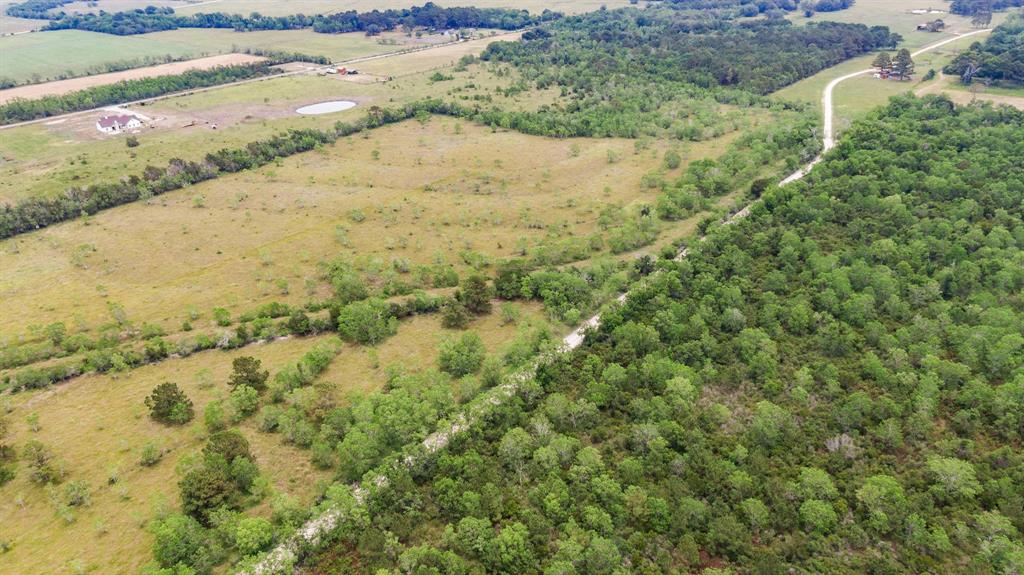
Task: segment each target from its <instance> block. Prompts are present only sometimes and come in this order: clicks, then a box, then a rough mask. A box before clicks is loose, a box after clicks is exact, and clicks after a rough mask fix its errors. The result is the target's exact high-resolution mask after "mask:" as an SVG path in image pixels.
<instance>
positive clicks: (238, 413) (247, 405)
mask: <svg viewBox="0 0 1024 575" xmlns="http://www.w3.org/2000/svg"><path fill="white" fill-rule="evenodd" d="M230 401H231V409H232V411H233V412H234V415H233V417H234V419H235V420H236V421H241V420H243V419H245V418H246V417H249V416H250V415H252V414H254V413H256V410H257V409H259V406H260V395H259V392H257V391H256V390H255V389H253V388H251V387H249V386H248V385H240V386H238V387H236V388H235V389H234V390H233V391H232V392H231V395H230Z"/></svg>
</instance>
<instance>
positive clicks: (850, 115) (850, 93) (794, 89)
mask: <svg viewBox="0 0 1024 575" xmlns="http://www.w3.org/2000/svg"><path fill="white" fill-rule="evenodd" d="M928 37H929V38H930V39H931V42H929V43H933V42H939V41H941V40H943V39H945V38H948V36H946V35H937V34H930V35H929V36H928ZM983 38H984V34H979V35H977V36H972V37H970V38H964V39H962V40H957V41H955V42H951V43H949V44H946V45H945V46H942V47H941V48H938V49H936V50H934V51H931V52H927V53H925V54H921V55H920V56H917V57H916V58H914V63H915V68H916V74H915V77H914V79H913V80H909V81H906V82H901V81H892V80H879V79H876V78H873V77H871V75H870V74H865V75H863V76H858V77H856V78H851V79H849V80H847V81H845V82H843V83H842V84H841V85H839V86H838V87H837V88H836V90H835V96H834V106H835V121H836V129H837V131H838V132H839V133H842V131H843V130H844V129H845V128H846V127H848V126H849V125H850V123H851V122H852V121H853V120H855V119H857V118H858V117H860V116H862V115H864V114H866V113H867V112H868V111H870V110H871V109H873V108H875V107H876V106H880V105H883V104H885V103H886V102H887V101H888V100H889V98H891V97H892V96H895V95H897V94H903V93H906V92H919V91H921V90H922V89H925V88H927V87H928V86H929V85H931V84H932V83H934V82H936V81H937V80H931V81H929V82H925V81H922V80H921V78H923V77H924V75H925V74H926V73H927V72H928V70H929V69H934V70H935V71H936V72H938V71H940V70H941V69H942V67H943V66H945V65H946V64H947V63H949V61H950V60H952V59H953V58H954V57H955V56H956V54H957V53H959V52H960V51H962V50H964V49H966V48H967V47H968V46H970V45H971V44H972V43H973V42H977V41H979V40H982V39H983ZM875 56H876V55H875V54H868V55H865V56H861V57H859V58H854V59H852V60H848V61H846V62H843V63H842V64H840V65H838V66H834V67H832V68H829V69H828V70H825V71H823V72H820V73H818V74H815V75H814V76H811V77H810V78H807V79H805V80H802V81H800V82H797V83H795V84H793V85H791V86H787V87H786V88H783V89H782V90H779V91H778V92H775V94H774V95H775V96H776V97H778V98H782V99H785V100H799V101H804V102H811V103H813V104H814V105H815V106H816V107H819V108H820V106H821V91H822V90H823V89H824V88H825V85H826V84H828V83H829V82H830V81H831V80H833V79H834V78H837V77H840V76H843V75H845V74H850V73H853V72H857V71H860V70H866V69H868V68H871V64H872V62H873V61H874V59H875Z"/></svg>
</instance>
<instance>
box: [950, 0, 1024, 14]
mask: <svg viewBox="0 0 1024 575" xmlns="http://www.w3.org/2000/svg"><path fill="white" fill-rule="evenodd" d="M1018 6H1024V0H953V2H952V3H951V4H950V5H949V11H950V12H952V13H953V14H961V15H963V16H974V15H977V14H980V13H985V12H988V13H991V12H992V11H993V10H1005V9H1007V8H1014V7H1018Z"/></svg>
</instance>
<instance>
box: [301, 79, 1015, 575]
mask: <svg viewBox="0 0 1024 575" xmlns="http://www.w3.org/2000/svg"><path fill="white" fill-rule="evenodd" d="M1022 135H1024V114H1022V113H1020V112H1018V111H1015V110H1012V109H1010V108H1008V107H1001V108H993V107H991V106H988V105H977V106H971V107H964V108H957V107H956V106H955V105H954V104H953V103H952V102H951V101H950V100H949V99H948V98H945V97H928V98H925V99H916V98H913V97H910V96H906V97H904V96H901V97H898V98H896V99H894V101H893V102H892V103H891V104H890V105H889V106H887V107H886V108H885V109H883V110H880V111H877V112H875V113H873V114H872V115H871V116H870V117H869V118H868V119H866V120H864V121H861V122H858V123H857V124H855V125H854V126H853V127H852V128H851V129H850V130H849V131H848V132H847V133H846V135H845V136H844V139H843V141H842V142H841V143H840V144H839V146H838V147H837V149H836V151H835V152H834V153H833V154H830V155H829V156H828V158H827V159H826V160H825V161H824V162H823V163H822V164H820V165H819V166H818V168H817V169H816V170H815V171H814V172H813V173H812V174H811V175H810V176H809V178H808V179H807V180H805V181H804V182H798V183H794V184H791V185H789V186H786V187H785V188H773V187H769V188H768V189H766V190H765V192H764V195H763V202H761V203H760V204H759V205H758V206H757V207H756V208H755V209H754V211H753V213H752V214H751V215H750V216H749V217H748V218H746V219H744V220H742V221H740V222H739V223H737V224H735V225H732V226H723V227H720V228H716V229H715V230H714V231H713V232H712V233H711V234H710V235H709V237H708V240H707V241H705V242H702V243H700V244H699V245H696V246H694V247H693V248H692V249H691V253H690V255H689V257H688V258H687V259H686V260H685V261H683V262H675V263H673V262H669V261H667V260H666V261H663V262H659V264H658V265H659V266H660V267H661V269H662V270H664V271H663V273H661V274H657V275H652V276H649V278H648V280H647V281H646V283H643V284H641V285H640V286H639V287H637V288H636V289H634V290H633V292H632V295H631V297H630V298H629V299H628V300H627V301H626V302H625V303H624V304H623V305H622V306H621V307H618V308H615V309H612V310H610V311H608V312H606V313H605V314H604V315H603V317H602V323H601V325H600V327H599V328H597V329H596V330H595V331H594V332H592V333H591V334H590V335H589V336H588V338H587V342H586V343H585V345H584V346H583V347H582V348H580V349H579V350H577V351H576V352H574V353H571V354H567V355H565V356H561V357H557V358H555V359H554V360H553V361H552V362H550V363H546V364H542V366H541V368H540V371H539V373H538V376H537V378H536V380H534V381H527V382H525V383H523V384H522V386H520V388H519V389H518V392H517V393H516V394H515V395H514V396H512V397H511V398H510V399H509V400H508V401H507V402H505V403H504V404H502V405H501V406H500V407H495V408H494V410H493V411H492V412H490V413H489V414H488V415H487V416H486V417H485V418H484V419H483V420H481V421H479V422H477V425H478V427H477V429H476V430H475V431H474V432H472V433H469V434H467V435H465V436H463V437H460V438H459V439H458V440H457V441H454V442H452V443H451V444H450V445H449V446H448V449H446V450H445V451H443V452H441V453H439V454H438V455H437V457H436V458H434V459H433V460H431V461H430V463H429V464H428V465H422V466H415V467H413V468H410V467H408V466H404V465H395V466H392V467H390V468H389V469H388V471H387V483H386V485H387V487H386V488H380V489H375V488H374V486H373V485H367V486H366V489H367V492H368V495H367V499H366V507H365V512H362V513H353V514H350V515H348V516H346V518H345V521H344V522H343V523H342V524H341V525H340V528H339V529H338V530H336V531H335V532H333V533H332V534H331V543H329V545H328V548H327V549H326V550H325V551H324V552H323V553H319V554H317V555H316V556H314V557H313V558H311V559H309V560H308V561H307V563H306V565H307V567H308V568H310V570H314V571H324V572H333V571H337V572H348V571H352V572H360V573H361V572H365V573H378V572H382V571H387V570H397V569H401V570H402V571H404V572H411V573H417V572H432V573H442V574H459V573H472V572H491V573H523V572H543V573H570V574H571V573H588V574H595V575H602V574H607V575H611V574H613V573H620V572H644V573H677V572H703V573H715V574H720V573H723V574H724V573H730V572H748V571H749V572H757V573H787V572H803V571H821V572H829V573H838V574H847V573H849V574H851V575H852V574H854V573H922V572H928V571H935V572H939V571H946V572H951V573H990V574H1000V575H1001V574H1011V573H1015V572H1016V571H1017V570H1019V567H1020V560H1021V558H1022V557H1024V540H1022V538H1021V535H1020V533H1021V532H1020V529H1019V527H1018V526H1019V525H1021V524H1022V521H1024V512H1022V510H1024V492H1022V491H1021V490H1020V489H1018V488H1017V485H1018V483H1019V477H1020V476H1021V474H1022V473H1024V456H1022V455H1021V453H1020V451H1019V450H1018V449H1016V448H1015V446H1016V445H1017V444H1018V443H1019V441H1020V440H1021V438H1022V437H1024V418H1022V417H1021V413H1024V328H1022V326H1024V321H1022V320H1024V308H1022V306H1021V301H1020V297H1019V294H1020V293H1021V290H1022V289H1024V272H1022V268H1021V266H1020V265H1019V263H1020V261H1021V257H1022V256H1021V247H1022V243H1021V235H1020V231H1021V230H1022V229H1024V219H1022V218H1024V213H1022V211H1021V204H1020V201H1019V197H1018V195H1017V194H1015V192H1014V190H1019V189H1021V186H1022V185H1024V163H1022V162H1024V156H1021V154H1020V153H1019V151H1018V150H1017V147H1018V146H1017V143H1018V142H1019V141H1020V138H1021V137H1022ZM533 281H534V280H526V279H523V280H522V284H521V285H522V286H523V290H524V291H525V290H526V289H527V288H528V286H529V285H532V282H533ZM512 283H513V285H514V284H515V282H514V281H513V282H512ZM380 417H386V413H382V414H381V415H380ZM377 423H380V421H378V422H377ZM322 429H325V430H326V429H329V428H322ZM378 433H379V432H378ZM371 437H372V435H371ZM342 441H345V444H346V446H349V447H350V449H344V450H339V451H335V452H334V453H339V454H341V455H343V456H345V457H351V456H352V455H360V456H361V455H362V454H364V453H368V454H373V453H374V452H373V451H372V445H369V444H366V443H364V442H360V441H359V440H358V439H355V438H353V439H349V438H348V437H347V436H346V437H345V438H344V439H342ZM363 446H365V449H368V450H366V451H364V450H363V449H364V447H363ZM346 461H348V460H346ZM346 467H347V466H346ZM339 489H341V488H339ZM346 509H351V507H347V508H346ZM836 549H842V550H843V553H836V552H835V550H836Z"/></svg>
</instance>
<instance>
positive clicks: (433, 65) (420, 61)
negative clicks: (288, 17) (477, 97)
mask: <svg viewBox="0 0 1024 575" xmlns="http://www.w3.org/2000/svg"><path fill="white" fill-rule="evenodd" d="M520 36H522V33H521V32H511V33H508V34H496V35H494V36H489V37H487V38H480V39H477V40H469V41H466V42H460V43H458V44H452V45H450V46H442V47H439V48H435V49H433V50H423V51H420V52H411V53H409V54H398V55H396V56H393V57H388V58H379V59H376V60H370V61H368V62H363V63H360V64H359V65H358V68H359V70H360V71H361V72H367V73H370V74H377V75H381V76H392V77H402V76H408V75H410V74H416V73H418V72H426V71H429V70H435V69H437V68H444V67H449V66H454V65H455V64H456V63H458V61H459V59H460V58H462V57H463V56H468V55H476V54H479V53H480V52H482V51H483V50H484V49H485V48H487V46H488V45H489V44H490V43H492V42H499V41H504V42H512V41H515V40H518V39H519V37H520Z"/></svg>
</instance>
